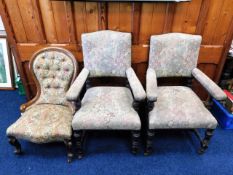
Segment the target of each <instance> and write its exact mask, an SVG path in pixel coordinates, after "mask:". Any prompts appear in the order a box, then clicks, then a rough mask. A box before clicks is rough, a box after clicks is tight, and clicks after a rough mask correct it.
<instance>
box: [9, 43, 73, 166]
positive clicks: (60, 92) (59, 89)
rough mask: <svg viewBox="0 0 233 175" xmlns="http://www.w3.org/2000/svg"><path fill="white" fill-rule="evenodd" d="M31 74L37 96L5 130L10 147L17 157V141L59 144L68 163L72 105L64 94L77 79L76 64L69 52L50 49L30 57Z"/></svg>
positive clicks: (70, 152)
mask: <svg viewBox="0 0 233 175" xmlns="http://www.w3.org/2000/svg"><path fill="white" fill-rule="evenodd" d="M30 70H31V72H32V75H33V78H34V81H35V83H36V87H37V94H36V96H35V97H34V98H33V99H32V100H31V101H29V102H28V103H26V104H23V105H22V106H21V107H20V109H21V117H20V118H19V119H18V120H17V121H16V122H15V123H13V124H12V125H11V126H10V127H8V129H7V131H6V134H7V136H8V138H9V143H10V144H11V145H13V146H14V147H15V153H16V154H20V153H21V152H22V151H21V145H20V143H19V142H18V139H25V140H28V141H31V142H34V143H40V144H41V143H48V142H55V141H62V142H64V143H65V145H66V146H67V157H68V162H71V160H72V157H73V153H72V148H71V147H72V142H71V136H72V128H71V122H72V118H73V113H74V105H73V104H72V103H70V102H68V101H67V100H66V98H65V94H66V91H67V90H68V88H69V86H70V84H71V83H72V82H73V80H74V78H75V77H76V75H77V62H76V60H75V58H74V56H73V55H72V54H71V53H70V52H69V51H67V50H65V49H62V48H55V47H49V48H46V49H42V50H39V51H38V52H36V53H35V54H34V55H33V56H32V59H31V60H30Z"/></svg>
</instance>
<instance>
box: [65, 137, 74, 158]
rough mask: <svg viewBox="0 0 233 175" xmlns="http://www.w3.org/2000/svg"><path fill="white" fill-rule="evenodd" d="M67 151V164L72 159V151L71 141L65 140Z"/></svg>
mask: <svg viewBox="0 0 233 175" xmlns="http://www.w3.org/2000/svg"><path fill="white" fill-rule="evenodd" d="M64 143H65V145H66V149H67V162H68V163H70V162H72V159H73V157H74V154H73V149H72V141H71V140H65V141H64Z"/></svg>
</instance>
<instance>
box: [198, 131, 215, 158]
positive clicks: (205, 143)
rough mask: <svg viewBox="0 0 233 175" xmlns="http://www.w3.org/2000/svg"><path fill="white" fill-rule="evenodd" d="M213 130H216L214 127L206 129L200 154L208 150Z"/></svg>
mask: <svg viewBox="0 0 233 175" xmlns="http://www.w3.org/2000/svg"><path fill="white" fill-rule="evenodd" d="M213 132H214V129H206V132H205V137H204V139H203V140H202V141H201V147H200V148H199V150H198V154H203V153H204V152H205V151H206V150H207V148H208V145H209V142H210V139H211V137H212V136H213Z"/></svg>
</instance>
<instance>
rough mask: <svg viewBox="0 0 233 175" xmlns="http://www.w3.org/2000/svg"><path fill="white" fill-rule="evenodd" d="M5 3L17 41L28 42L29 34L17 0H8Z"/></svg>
mask: <svg viewBox="0 0 233 175" xmlns="http://www.w3.org/2000/svg"><path fill="white" fill-rule="evenodd" d="M5 3H6V7H7V11H8V15H9V17H10V21H11V25H12V27H13V30H14V34H15V38H16V40H17V42H22V43H24V42H25V43H26V42H27V36H26V32H25V28H24V25H23V20H22V17H21V15H20V10H19V6H18V2H17V0H8V1H6V2H5Z"/></svg>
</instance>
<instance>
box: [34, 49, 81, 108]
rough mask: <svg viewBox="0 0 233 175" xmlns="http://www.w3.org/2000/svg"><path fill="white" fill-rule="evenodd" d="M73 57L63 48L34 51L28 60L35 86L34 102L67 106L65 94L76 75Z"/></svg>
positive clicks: (76, 67) (75, 64)
mask: <svg viewBox="0 0 233 175" xmlns="http://www.w3.org/2000/svg"><path fill="white" fill-rule="evenodd" d="M77 69H78V65H77V61H76V60H75V57H74V56H73V55H72V54H71V53H70V52H69V51H68V50H65V49H63V48H56V47H49V48H45V49H42V50H39V51H38V52H36V53H35V54H34V55H33V56H32V59H31V61H30V70H31V71H32V74H33V77H34V80H35V82H36V86H37V95H36V97H35V98H36V104H57V105H65V106H68V105H69V104H70V103H69V102H68V101H67V100H66V98H65V94H66V92H67V90H68V88H69V86H70V84H71V83H72V82H73V81H74V79H75V77H76V76H77Z"/></svg>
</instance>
